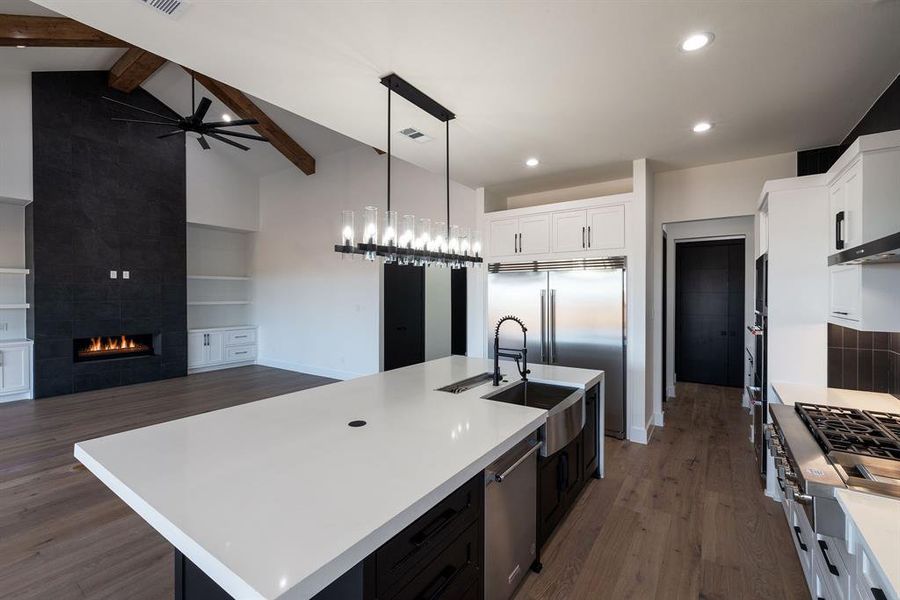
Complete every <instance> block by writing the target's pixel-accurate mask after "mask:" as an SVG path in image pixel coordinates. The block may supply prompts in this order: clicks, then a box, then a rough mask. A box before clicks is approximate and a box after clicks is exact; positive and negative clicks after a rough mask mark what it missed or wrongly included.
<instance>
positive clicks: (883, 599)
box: [869, 587, 887, 600]
mask: <svg viewBox="0 0 900 600" xmlns="http://www.w3.org/2000/svg"><path fill="white" fill-rule="evenodd" d="M869 589H871V590H872V595H873V596H874V597H875V600H887V595H885V593H884V591H883V590H882V589H881V588H877V587H873V588H869Z"/></svg>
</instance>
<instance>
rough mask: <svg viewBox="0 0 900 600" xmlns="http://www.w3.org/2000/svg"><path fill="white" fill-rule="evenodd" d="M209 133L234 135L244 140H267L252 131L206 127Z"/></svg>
mask: <svg viewBox="0 0 900 600" xmlns="http://www.w3.org/2000/svg"><path fill="white" fill-rule="evenodd" d="M207 132H209V133H218V134H219V135H231V136H234V137H239V138H244V139H245V140H257V141H259V142H268V141H269V140H268V138H264V137H263V136H261V135H253V134H252V133H241V132H239V131H222V130H221V129H207Z"/></svg>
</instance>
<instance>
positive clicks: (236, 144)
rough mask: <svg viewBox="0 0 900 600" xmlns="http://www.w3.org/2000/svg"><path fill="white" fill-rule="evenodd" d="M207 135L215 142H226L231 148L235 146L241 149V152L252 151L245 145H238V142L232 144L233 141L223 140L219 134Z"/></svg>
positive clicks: (210, 133)
mask: <svg viewBox="0 0 900 600" xmlns="http://www.w3.org/2000/svg"><path fill="white" fill-rule="evenodd" d="M206 135H208V136H209V137H211V138H212V139H214V140H219V141H220V142H225V143H226V144H228V145H229V146H234V147H235V148H240V149H241V150H244V151H245V152H246V151H247V150H249V149H250V148H248V147H247V146H245V145H243V144H238V143H237V142H232V141H231V140H229V139H227V138H223V137H222V136H221V135H219V134H217V133H212V132H209V133H207V134H206Z"/></svg>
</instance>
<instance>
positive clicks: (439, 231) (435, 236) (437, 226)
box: [431, 221, 447, 252]
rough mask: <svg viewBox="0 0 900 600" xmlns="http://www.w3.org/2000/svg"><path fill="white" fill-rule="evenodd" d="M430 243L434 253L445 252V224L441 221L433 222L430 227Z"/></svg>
mask: <svg viewBox="0 0 900 600" xmlns="http://www.w3.org/2000/svg"><path fill="white" fill-rule="evenodd" d="M431 241H432V245H433V248H432V249H433V250H434V251H435V252H446V251H447V224H446V223H444V222H443V221H435V222H434V225H433V226H432V227H431Z"/></svg>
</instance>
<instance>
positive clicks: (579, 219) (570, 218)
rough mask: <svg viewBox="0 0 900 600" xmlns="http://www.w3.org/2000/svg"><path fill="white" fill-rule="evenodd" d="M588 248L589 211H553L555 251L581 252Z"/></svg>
mask: <svg viewBox="0 0 900 600" xmlns="http://www.w3.org/2000/svg"><path fill="white" fill-rule="evenodd" d="M586 248H587V211H584V210H567V211H563V212H555V213H553V251H554V252H581V251H582V250H585V249H586Z"/></svg>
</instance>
